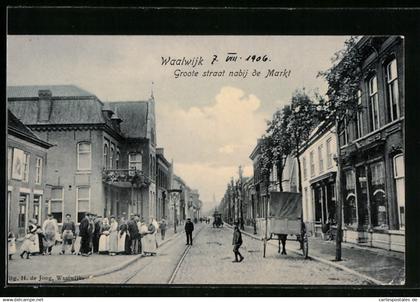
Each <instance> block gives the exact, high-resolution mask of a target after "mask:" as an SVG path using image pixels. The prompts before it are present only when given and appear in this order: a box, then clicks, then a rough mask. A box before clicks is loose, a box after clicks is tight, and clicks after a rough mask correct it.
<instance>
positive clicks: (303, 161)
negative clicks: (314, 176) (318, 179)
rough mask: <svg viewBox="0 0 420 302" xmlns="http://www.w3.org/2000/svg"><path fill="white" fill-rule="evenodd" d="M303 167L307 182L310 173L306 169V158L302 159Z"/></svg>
mask: <svg viewBox="0 0 420 302" xmlns="http://www.w3.org/2000/svg"><path fill="white" fill-rule="evenodd" d="M302 165H303V179H304V180H306V179H307V178H308V171H307V168H306V158H305V156H303V157H302Z"/></svg>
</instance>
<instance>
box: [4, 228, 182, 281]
mask: <svg viewBox="0 0 420 302" xmlns="http://www.w3.org/2000/svg"><path fill="white" fill-rule="evenodd" d="M180 235H182V227H181V228H180V229H177V233H176V234H174V230H173V228H172V229H168V230H166V235H165V240H164V241H162V240H161V236H160V233H159V234H158V236H157V238H158V244H159V247H160V246H162V245H165V244H166V243H167V242H169V241H171V240H173V239H174V238H177V236H180ZM20 245H21V242H20V243H17V250H18V252H17V253H16V254H15V255H13V260H11V261H10V260H9V261H8V276H9V279H8V280H9V282H10V283H48V282H66V281H77V280H82V279H86V278H91V277H95V276H100V275H105V274H108V273H111V272H114V271H117V270H120V269H123V268H124V267H126V266H128V265H130V264H132V263H134V262H135V261H137V260H138V259H139V258H141V257H142V256H141V255H116V256H109V255H97V254H94V255H91V256H90V257H83V256H75V255H71V254H70V252H68V253H67V254H65V255H59V253H60V251H61V245H56V246H54V247H53V250H52V255H51V256H42V255H37V256H31V257H30V259H29V260H28V259H21V258H20V256H19V247H20ZM79 246H80V237H78V238H77V240H76V243H75V250H76V251H78V250H79ZM69 250H70V248H69ZM158 252H159V250H158Z"/></svg>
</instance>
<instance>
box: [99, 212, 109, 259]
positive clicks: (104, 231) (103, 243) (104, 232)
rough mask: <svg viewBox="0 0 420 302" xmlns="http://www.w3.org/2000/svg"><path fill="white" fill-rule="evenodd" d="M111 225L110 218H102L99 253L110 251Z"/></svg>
mask: <svg viewBox="0 0 420 302" xmlns="http://www.w3.org/2000/svg"><path fill="white" fill-rule="evenodd" d="M110 228H111V226H110V225H109V222H108V218H104V219H103V220H102V227H101V237H99V249H98V252H99V254H107V253H108V252H109V235H110V232H109V230H110Z"/></svg>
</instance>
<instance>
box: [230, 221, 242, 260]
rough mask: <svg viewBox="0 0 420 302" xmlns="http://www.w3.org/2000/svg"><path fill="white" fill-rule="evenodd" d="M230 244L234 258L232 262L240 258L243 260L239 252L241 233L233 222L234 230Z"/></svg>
mask: <svg viewBox="0 0 420 302" xmlns="http://www.w3.org/2000/svg"><path fill="white" fill-rule="evenodd" d="M232 245H233V253H234V254H235V260H233V261H232V262H241V261H242V260H244V257H243V256H242V255H241V253H240V252H239V248H240V247H241V245H242V234H241V231H240V230H239V226H238V225H237V224H235V230H234V231H233V240H232ZM238 256H239V260H238Z"/></svg>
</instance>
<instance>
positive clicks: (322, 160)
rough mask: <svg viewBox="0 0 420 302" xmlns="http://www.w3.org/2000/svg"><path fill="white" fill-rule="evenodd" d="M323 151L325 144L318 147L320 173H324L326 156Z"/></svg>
mask: <svg viewBox="0 0 420 302" xmlns="http://www.w3.org/2000/svg"><path fill="white" fill-rule="evenodd" d="M323 151H324V144H320V145H319V146H318V165H319V169H318V170H319V173H322V172H324V156H323Z"/></svg>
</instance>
